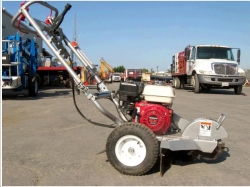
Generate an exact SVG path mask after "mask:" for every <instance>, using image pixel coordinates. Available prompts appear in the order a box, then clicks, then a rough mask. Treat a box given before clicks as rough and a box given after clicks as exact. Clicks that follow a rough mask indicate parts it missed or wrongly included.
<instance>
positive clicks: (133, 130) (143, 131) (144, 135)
mask: <svg viewBox="0 0 250 187" xmlns="http://www.w3.org/2000/svg"><path fill="white" fill-rule="evenodd" d="M126 135H133V136H136V137H138V138H140V139H141V140H142V141H143V143H144V144H145V146H146V157H145V159H144V160H143V161H142V162H141V163H140V164H139V165H136V166H126V165H124V164H122V163H121V162H120V161H119V160H118V158H117V156H116V153H115V146H116V144H117V142H118V141H119V139H120V138H122V137H124V136H126ZM106 154H107V157H108V160H109V162H110V163H111V165H112V166H113V167H114V168H115V169H116V170H117V171H119V172H120V173H122V174H126V175H134V176H139V175H143V174H145V173H146V172H148V171H149V170H150V169H151V168H152V167H153V166H154V165H155V163H156V161H157V158H158V156H159V141H158V140H157V138H156V136H155V134H154V133H153V132H152V131H151V130H150V129H149V128H148V127H146V126H145V125H142V124H140V123H134V122H127V123H124V124H122V125H120V126H118V127H117V128H115V130H114V131H112V133H111V134H110V135H109V137H108V140H107V144H106Z"/></svg>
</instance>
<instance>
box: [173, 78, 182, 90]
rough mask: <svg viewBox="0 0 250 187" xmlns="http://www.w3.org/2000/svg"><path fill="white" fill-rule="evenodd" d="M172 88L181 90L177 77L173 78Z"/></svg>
mask: <svg viewBox="0 0 250 187" xmlns="http://www.w3.org/2000/svg"><path fill="white" fill-rule="evenodd" d="M174 87H175V89H180V88H181V80H180V78H179V77H174Z"/></svg>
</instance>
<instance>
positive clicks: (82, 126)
mask: <svg viewBox="0 0 250 187" xmlns="http://www.w3.org/2000/svg"><path fill="white" fill-rule="evenodd" d="M118 85H119V84H118V83H113V84H110V85H108V87H109V89H110V90H116V89H117V88H118ZM93 91H95V90H93ZM243 93H244V94H242V95H235V94H234V92H233V90H211V92H210V93H201V94H194V93H193V92H192V90H190V89H184V90H176V98H175V99H174V104H173V107H172V108H173V109H174V111H175V112H176V113H178V114H179V115H181V116H182V117H184V118H186V119H188V120H192V119H195V118H198V117H210V118H214V119H217V118H218V117H219V115H220V114H221V113H226V114H227V118H226V120H225V122H224V123H223V126H224V127H225V129H226V131H227V132H228V134H229V137H228V138H227V139H225V143H226V146H227V147H228V149H229V151H228V152H225V153H223V155H222V156H221V157H220V158H219V159H218V160H216V161H205V160H197V161H194V162H192V163H186V162H183V161H181V160H179V161H177V162H176V163H175V164H173V165H172V166H171V168H170V169H168V170H167V171H166V172H165V174H164V176H163V177H161V176H160V174H159V165H156V166H155V167H154V168H153V169H152V170H151V171H150V172H149V173H148V174H146V175H143V176H138V177H135V176H126V175H122V174H120V173H119V172H118V171H116V170H115V169H114V168H113V167H112V166H111V164H110V163H109V162H108V161H107V156H106V153H105V152H104V153H101V154H97V153H99V152H101V151H103V150H104V149H105V145H106V139H107V137H108V135H109V134H110V132H111V131H112V129H111V128H103V127H97V126H93V125H90V124H88V123H86V122H85V121H84V120H83V119H82V117H81V116H80V115H79V114H78V113H77V111H76V109H75V107H74V104H73V99H72V92H71V90H70V89H64V88H52V89H51V88H50V89H46V88H44V89H41V90H40V91H39V96H38V97H36V98H31V97H28V93H27V90H24V91H22V92H18V93H13V92H3V100H2V109H3V111H2V185H4V186H6V185H7V186H14V185H18V186H21V185H25V186H34V185H39V186H43V185H46V186H54V185H56V186H65V185H67V186H78V185H80V186H85V185H88V186H90V185H91V186H92V185H103V186H113V185H116V186H120V185H121V186H124V185H126V186H129V185H136V186H142V185H147V186H158V185H164V186H165V185H171V186H175V185H178V186H186V185H187V186H192V185H198V186H203V185H206V186H210V185H213V186H219V185H230V186H237V185H247V186H249V185H250V179H249V173H250V167H249V163H250V157H249V155H250V149H249V145H250V138H249V137H250V136H249V132H250V124H249V121H250V113H249V111H250V99H249V97H250V88H243ZM76 100H77V104H78V105H79V108H80V109H81V110H82V112H83V113H84V114H85V115H86V116H87V117H88V118H90V119H91V120H94V121H97V122H102V123H106V124H112V122H111V121H110V120H109V119H108V118H106V117H105V116H103V115H102V114H101V113H100V112H99V111H97V109H96V108H94V106H93V105H92V103H91V102H90V101H88V100H87V99H86V98H85V96H84V95H83V94H81V95H77V96H76ZM101 104H103V105H104V106H105V107H106V108H107V109H109V110H110V111H111V112H112V113H114V114H116V113H115V108H114V106H113V104H112V103H111V102H110V101H107V100H101Z"/></svg>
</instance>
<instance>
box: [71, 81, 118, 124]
mask: <svg viewBox="0 0 250 187" xmlns="http://www.w3.org/2000/svg"><path fill="white" fill-rule="evenodd" d="M71 81H72V84H71V85H72V92H73V101H74V105H75V107H76V110H77V112H78V113H79V114H80V115H81V116H82V117H83V119H84V120H85V121H86V122H88V123H90V124H92V125H96V126H100V127H108V128H115V126H112V125H113V124H111V125H107V124H102V123H97V122H94V121H91V120H90V119H88V118H87V117H86V116H84V114H83V113H82V112H81V111H80V109H79V108H78V106H77V104H76V99H75V82H74V79H73V78H72V79H71Z"/></svg>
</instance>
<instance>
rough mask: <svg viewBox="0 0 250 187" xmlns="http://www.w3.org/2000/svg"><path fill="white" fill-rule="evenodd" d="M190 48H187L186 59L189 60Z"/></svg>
mask: <svg viewBox="0 0 250 187" xmlns="http://www.w3.org/2000/svg"><path fill="white" fill-rule="evenodd" d="M189 56H190V50H189V48H188V47H186V48H185V60H189Z"/></svg>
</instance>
